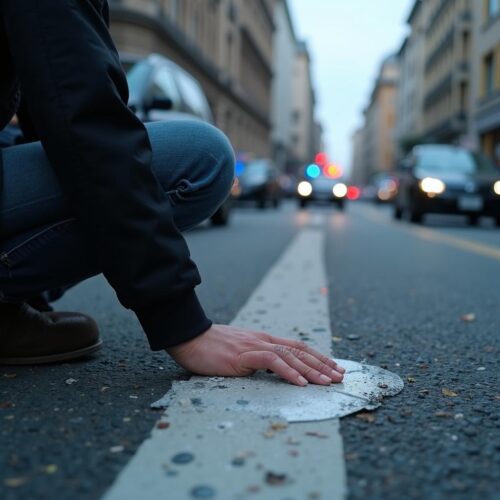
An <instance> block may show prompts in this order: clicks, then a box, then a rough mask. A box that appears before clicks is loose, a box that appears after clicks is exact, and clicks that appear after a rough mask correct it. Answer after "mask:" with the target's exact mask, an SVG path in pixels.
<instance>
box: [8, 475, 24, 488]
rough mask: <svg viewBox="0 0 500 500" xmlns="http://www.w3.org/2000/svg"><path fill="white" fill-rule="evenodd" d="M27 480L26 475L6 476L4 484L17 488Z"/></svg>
mask: <svg viewBox="0 0 500 500" xmlns="http://www.w3.org/2000/svg"><path fill="white" fill-rule="evenodd" d="M27 482H28V478H27V477H8V478H7V479H5V481H4V484H5V486H8V487H9V488H19V486H22V485H23V484H25V483H27Z"/></svg>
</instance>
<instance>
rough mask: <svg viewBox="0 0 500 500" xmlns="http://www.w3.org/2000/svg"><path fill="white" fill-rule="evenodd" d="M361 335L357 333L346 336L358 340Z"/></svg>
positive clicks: (348, 338)
mask: <svg viewBox="0 0 500 500" xmlns="http://www.w3.org/2000/svg"><path fill="white" fill-rule="evenodd" d="M360 338H361V337H360V336H359V335H354V334H350V335H348V336H347V340H359V339H360Z"/></svg>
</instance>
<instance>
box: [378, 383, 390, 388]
mask: <svg viewBox="0 0 500 500" xmlns="http://www.w3.org/2000/svg"><path fill="white" fill-rule="evenodd" d="M377 386H378V387H380V388H381V389H388V388H389V386H388V385H387V384H383V383H382V382H379V383H378V384H377Z"/></svg>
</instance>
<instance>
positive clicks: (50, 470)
mask: <svg viewBox="0 0 500 500" xmlns="http://www.w3.org/2000/svg"><path fill="white" fill-rule="evenodd" d="M57 469H58V467H57V465H56V464H50V465H46V466H45V467H42V471H43V472H45V474H55V473H56V472H57Z"/></svg>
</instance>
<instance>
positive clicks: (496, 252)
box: [362, 211, 500, 260]
mask: <svg viewBox="0 0 500 500" xmlns="http://www.w3.org/2000/svg"><path fill="white" fill-rule="evenodd" d="M362 215H363V216H364V217H366V218H368V219H370V220H372V221H374V222H378V223H380V224H386V225H388V226H391V227H398V228H399V229H402V230H404V231H406V232H408V233H410V234H412V235H414V236H417V237H418V238H421V239H423V240H426V241H431V242H432V243H444V244H445V245H449V246H452V247H454V248H458V249H459V250H464V251H466V252H470V253H475V254H477V255H482V256H483V257H489V258H491V259H496V260H500V248H498V247H495V246H492V245H487V244H485V243H477V242H474V241H470V240H467V239H464V238H457V237H456V236H450V235H447V234H443V233H440V232H439V231H436V230H434V229H429V228H422V227H414V226H403V225H397V224H393V223H391V222H390V221H388V220H387V219H386V217H384V215H382V214H380V213H378V212H373V211H370V212H362Z"/></svg>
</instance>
